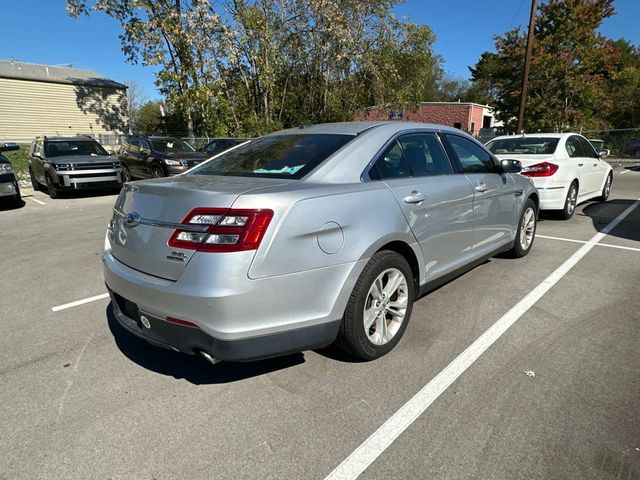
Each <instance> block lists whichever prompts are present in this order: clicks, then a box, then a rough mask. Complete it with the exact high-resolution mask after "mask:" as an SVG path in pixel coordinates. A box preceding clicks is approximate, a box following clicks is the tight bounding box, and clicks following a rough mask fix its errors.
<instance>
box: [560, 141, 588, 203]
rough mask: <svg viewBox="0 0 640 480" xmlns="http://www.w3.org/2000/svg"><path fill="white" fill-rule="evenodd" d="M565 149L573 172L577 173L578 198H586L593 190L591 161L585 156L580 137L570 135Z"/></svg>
mask: <svg viewBox="0 0 640 480" xmlns="http://www.w3.org/2000/svg"><path fill="white" fill-rule="evenodd" d="M565 149H566V150H567V154H568V155H569V158H570V159H571V161H572V162H573V166H574V167H575V171H576V172H578V173H577V177H578V182H579V186H578V198H585V197H588V196H589V195H590V194H591V193H592V192H593V190H594V186H593V175H592V174H591V173H592V168H593V167H592V165H591V164H592V163H593V159H592V158H588V157H587V156H586V152H585V151H584V147H583V145H582V143H581V142H580V137H579V136H577V135H571V136H570V137H569V138H567V141H566V143H565Z"/></svg>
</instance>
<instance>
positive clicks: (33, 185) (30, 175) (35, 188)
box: [29, 168, 42, 192]
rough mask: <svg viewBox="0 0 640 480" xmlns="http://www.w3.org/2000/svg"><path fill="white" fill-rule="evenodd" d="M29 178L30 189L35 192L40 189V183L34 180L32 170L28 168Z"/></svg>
mask: <svg viewBox="0 0 640 480" xmlns="http://www.w3.org/2000/svg"><path fill="white" fill-rule="evenodd" d="M29 178H30V179H31V188H33V189H34V190H35V191H36V192H37V191H38V190H40V189H41V188H42V187H41V186H40V182H38V180H36V176H35V175H34V174H33V170H31V168H29Z"/></svg>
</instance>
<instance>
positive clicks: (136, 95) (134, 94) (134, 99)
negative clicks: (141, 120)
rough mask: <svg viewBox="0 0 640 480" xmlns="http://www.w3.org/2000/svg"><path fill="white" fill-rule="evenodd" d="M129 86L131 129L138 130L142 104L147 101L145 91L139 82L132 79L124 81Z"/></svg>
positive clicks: (128, 106)
mask: <svg viewBox="0 0 640 480" xmlns="http://www.w3.org/2000/svg"><path fill="white" fill-rule="evenodd" d="M124 84H125V85H126V86H127V114H128V116H129V130H130V131H131V132H138V131H139V126H138V113H139V111H140V108H141V107H142V105H143V104H144V103H145V102H146V101H147V98H146V96H145V95H144V92H143V91H142V89H141V88H140V85H138V83H137V82H134V81H130V82H125V83H124Z"/></svg>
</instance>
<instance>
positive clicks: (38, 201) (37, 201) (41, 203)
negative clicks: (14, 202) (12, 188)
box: [25, 197, 46, 205]
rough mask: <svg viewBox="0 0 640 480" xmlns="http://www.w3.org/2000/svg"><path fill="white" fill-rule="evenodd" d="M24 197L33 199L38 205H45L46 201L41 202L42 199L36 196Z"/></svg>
mask: <svg viewBox="0 0 640 480" xmlns="http://www.w3.org/2000/svg"><path fill="white" fill-rule="evenodd" d="M25 198H28V199H30V200H33V201H34V202H36V203H39V204H40V205H46V202H43V201H42V200H38V199H37V198H34V197H25Z"/></svg>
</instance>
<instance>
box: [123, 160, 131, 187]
mask: <svg viewBox="0 0 640 480" xmlns="http://www.w3.org/2000/svg"><path fill="white" fill-rule="evenodd" d="M132 180H133V177H132V176H131V170H129V167H127V166H126V165H124V164H123V165H122V183H127V182H130V181H132Z"/></svg>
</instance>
